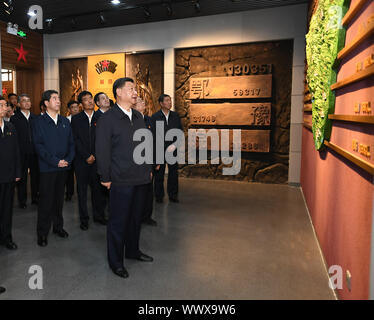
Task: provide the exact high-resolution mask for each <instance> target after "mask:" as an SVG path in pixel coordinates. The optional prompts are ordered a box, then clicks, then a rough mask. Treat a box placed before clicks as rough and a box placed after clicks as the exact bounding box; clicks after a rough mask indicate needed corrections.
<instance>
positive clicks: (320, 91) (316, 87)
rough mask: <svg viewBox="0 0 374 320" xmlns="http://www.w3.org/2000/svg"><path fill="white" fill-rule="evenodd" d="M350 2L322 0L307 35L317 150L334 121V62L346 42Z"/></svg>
mask: <svg viewBox="0 0 374 320" xmlns="http://www.w3.org/2000/svg"><path fill="white" fill-rule="evenodd" d="M349 3H350V0H319V2H318V7H317V10H316V11H315V13H314V15H313V16H312V19H311V21H310V27H309V32H308V34H307V35H306V43H307V45H306V57H307V63H308V70H307V76H306V79H307V82H308V86H309V90H310V92H311V94H312V104H313V107H312V118H313V126H312V127H313V137H314V143H315V147H316V149H317V150H319V149H321V147H322V146H323V142H324V140H325V139H326V140H329V139H330V135H331V128H332V123H331V120H329V119H328V115H329V114H331V113H334V109H335V94H334V92H333V91H331V89H330V86H331V85H332V84H334V83H335V82H336V75H337V66H336V65H334V64H335V61H336V57H337V55H338V52H339V51H340V50H341V49H342V48H343V47H344V42H345V29H344V28H342V26H341V20H342V18H343V16H344V15H345V13H346V12H347V10H348V7H349Z"/></svg>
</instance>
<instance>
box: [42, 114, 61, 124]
mask: <svg viewBox="0 0 374 320" xmlns="http://www.w3.org/2000/svg"><path fill="white" fill-rule="evenodd" d="M45 114H46V115H48V117H49V118H50V119H51V120H52V121H53V122H54V123H55V124H56V126H57V122H58V115H57V116H56V119H53V118H52V117H51V115H50V114H49V113H48V111H46V112H45Z"/></svg>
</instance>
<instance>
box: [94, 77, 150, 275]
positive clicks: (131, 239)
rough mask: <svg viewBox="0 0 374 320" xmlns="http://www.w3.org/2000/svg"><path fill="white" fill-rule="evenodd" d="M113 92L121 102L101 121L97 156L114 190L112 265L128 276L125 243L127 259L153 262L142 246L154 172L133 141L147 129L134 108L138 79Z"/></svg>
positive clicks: (102, 173)
mask: <svg viewBox="0 0 374 320" xmlns="http://www.w3.org/2000/svg"><path fill="white" fill-rule="evenodd" d="M113 95H114V97H115V98H116V100H117V103H116V104H115V105H114V107H112V108H111V109H110V110H109V111H107V112H105V113H104V114H103V115H102V116H101V118H100V119H99V121H98V123H97V128H96V157H97V166H98V172H99V175H100V177H101V184H102V185H103V186H105V187H106V188H108V189H110V215H109V221H108V229H107V241H108V261H109V266H110V268H111V269H112V271H113V272H114V273H115V274H116V275H117V276H119V277H122V278H127V277H128V272H127V270H126V269H125V267H124V261H123V260H124V246H125V247H126V255H125V256H126V258H128V259H136V260H139V261H146V262H151V261H153V258H151V257H149V256H147V255H146V254H144V253H142V252H141V251H140V249H139V238H140V227H141V220H142V216H143V212H144V204H145V199H144V198H145V194H146V188H147V184H149V183H150V181H151V178H152V173H151V165H148V164H141V165H140V164H137V163H136V162H135V160H134V150H135V148H136V147H137V146H138V145H139V144H140V142H136V141H133V136H134V133H135V131H136V130H138V129H144V128H145V125H144V121H143V117H142V115H141V114H140V113H139V112H138V111H136V110H133V109H132V108H131V107H132V106H133V105H134V104H135V103H136V99H137V93H136V88H135V84H134V80H132V79H131V78H120V79H118V80H116V81H115V82H114V84H113ZM149 147H150V148H151V147H152V146H151V145H149Z"/></svg>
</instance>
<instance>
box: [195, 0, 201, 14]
mask: <svg viewBox="0 0 374 320" xmlns="http://www.w3.org/2000/svg"><path fill="white" fill-rule="evenodd" d="M193 6H194V7H195V11H196V12H197V13H200V11H201V7H200V2H199V0H195V1H193Z"/></svg>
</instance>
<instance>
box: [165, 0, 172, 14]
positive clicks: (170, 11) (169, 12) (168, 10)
mask: <svg viewBox="0 0 374 320" xmlns="http://www.w3.org/2000/svg"><path fill="white" fill-rule="evenodd" d="M165 7H166V13H167V15H168V16H169V17H170V16H171V15H172V14H173V9H172V8H171V5H170V3H167V4H165Z"/></svg>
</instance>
